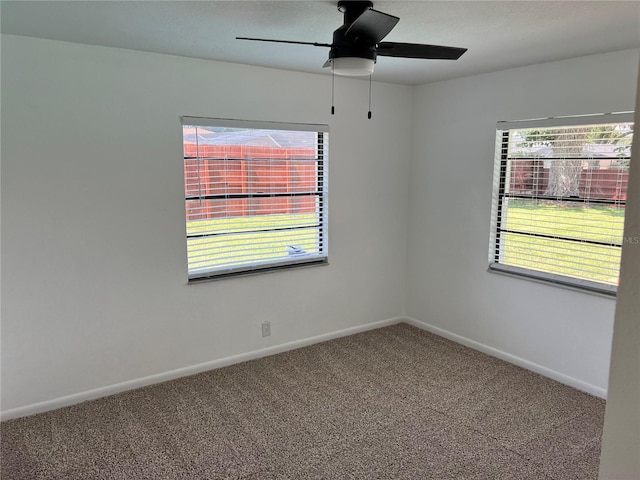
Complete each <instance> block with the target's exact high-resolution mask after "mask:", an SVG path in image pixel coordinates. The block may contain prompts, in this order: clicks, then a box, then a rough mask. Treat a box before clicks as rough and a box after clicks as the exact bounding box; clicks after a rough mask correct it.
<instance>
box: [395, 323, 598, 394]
mask: <svg viewBox="0 0 640 480" xmlns="http://www.w3.org/2000/svg"><path fill="white" fill-rule="evenodd" d="M404 321H405V322H406V323H408V324H410V325H413V326H414V327H418V328H421V329H422V330H426V331H428V332H431V333H434V334H436V335H439V336H440V337H444V338H447V339H449V340H452V341H454V342H456V343H460V344H462V345H465V346H467V347H469V348H473V349H474V350H478V351H480V352H482V353H486V354H487V355H491V356H492V357H496V358H499V359H501V360H504V361H506V362H509V363H512V364H514V365H517V366H519V367H522V368H525V369H527V370H531V371H532V372H535V373H539V374H540V375H542V376H545V377H548V378H550V379H552V380H555V381H557V382H560V383H563V384H565V385H568V386H570V387H573V388H575V389H577V390H581V391H583V392H586V393H589V394H591V395H594V396H596V397H600V398H604V399H606V398H607V390H606V389H604V388H601V387H597V386H595V385H592V384H590V383H587V382H583V381H582V380H578V379H577V378H573V377H570V376H568V375H565V374H564V373H560V372H557V371H555V370H551V369H550V368H547V367H543V366H542V365H538V364H537V363H533V362H530V361H529V360H525V359H524V358H520V357H517V356H515V355H512V354H510V353H507V352H503V351H502V350H498V349H495V348H493V347H490V346H488V345H484V344H483V343H479V342H476V341H475V340H471V339H469V338H466V337H463V336H461V335H458V334H455V333H452V332H449V331H448V330H444V329H442V328H439V327H435V326H433V325H430V324H428V323H425V322H422V321H420V320H416V319H415V318H411V317H405V320H404Z"/></svg>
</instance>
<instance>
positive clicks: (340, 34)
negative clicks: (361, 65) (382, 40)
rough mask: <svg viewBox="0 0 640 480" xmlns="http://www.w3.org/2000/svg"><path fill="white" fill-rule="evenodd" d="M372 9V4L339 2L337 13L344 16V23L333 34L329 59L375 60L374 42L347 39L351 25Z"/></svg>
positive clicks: (367, 2)
mask: <svg viewBox="0 0 640 480" xmlns="http://www.w3.org/2000/svg"><path fill="white" fill-rule="evenodd" d="M370 8H373V2H369V1H358V0H341V1H339V2H338V11H340V12H342V13H343V14H344V22H343V25H342V26H341V27H339V28H338V29H337V30H336V31H335V32H333V43H332V47H331V51H330V52H329V59H332V58H344V57H357V58H366V59H369V60H373V61H374V62H375V60H376V42H375V41H374V40H371V39H368V38H353V37H349V38H348V37H347V31H348V30H349V28H350V27H351V24H352V23H353V22H354V21H355V20H356V19H357V18H358V17H360V15H362V14H363V13H364V12H365V11H366V10H368V9H370Z"/></svg>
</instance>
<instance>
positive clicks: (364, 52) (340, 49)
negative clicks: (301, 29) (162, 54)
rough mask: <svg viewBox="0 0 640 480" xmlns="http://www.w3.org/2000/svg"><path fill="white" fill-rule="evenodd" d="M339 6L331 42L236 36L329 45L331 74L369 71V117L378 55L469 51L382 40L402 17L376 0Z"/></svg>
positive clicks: (448, 56) (440, 55) (442, 55)
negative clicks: (383, 9) (339, 15)
mask: <svg viewBox="0 0 640 480" xmlns="http://www.w3.org/2000/svg"><path fill="white" fill-rule="evenodd" d="M338 10H339V11H340V12H342V13H343V14H344V24H343V25H342V26H341V27H339V28H338V29H337V30H336V31H334V32H333V42H332V43H318V42H301V41H295V40H275V39H267V38H251V37H236V39H237V40H252V41H258V42H276V43H293V44H298V45H312V46H314V47H326V48H330V49H331V50H329V59H328V60H327V61H326V62H325V64H324V65H323V67H331V73H332V74H336V75H347V76H361V75H369V113H368V117H369V118H371V74H372V73H373V67H374V65H375V63H376V59H377V57H378V56H383V57H398V58H422V59H434V60H457V59H458V58H460V57H461V56H462V54H463V53H464V52H466V51H467V49H466V48H457V47H445V46H442V45H426V44H420V43H398V42H382V39H383V38H384V37H386V36H387V35H388V34H389V32H391V30H393V28H394V27H395V26H396V24H397V23H398V21H399V20H400V18H398V17H396V16H394V15H389V14H388V13H384V12H380V11H378V10H374V9H373V2H370V1H361V0H340V1H339V2H338ZM332 97H333V84H332ZM333 113H335V108H334V107H333V105H332V106H331V114H333Z"/></svg>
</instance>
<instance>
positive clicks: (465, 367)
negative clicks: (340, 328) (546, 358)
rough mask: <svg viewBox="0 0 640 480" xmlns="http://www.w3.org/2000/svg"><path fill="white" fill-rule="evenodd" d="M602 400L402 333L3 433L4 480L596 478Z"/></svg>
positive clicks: (106, 401) (328, 346)
mask: <svg viewBox="0 0 640 480" xmlns="http://www.w3.org/2000/svg"><path fill="white" fill-rule="evenodd" d="M603 416H604V401H602V400H600V399H597V398H595V397H592V396H589V395H587V394H585V393H581V392H579V391H577V390H574V389H572V388H569V387H566V386H564V385H561V384H559V383H556V382H554V381H552V380H549V379H547V378H544V377H541V376H539V375H536V374H534V373H531V372H529V371H526V370H523V369H520V368H518V367H515V366H513V365H510V364H508V363H505V362H503V361H500V360H497V359H495V358H492V357H489V356H486V355H484V354H482V353H479V352H476V351H474V350H471V349H468V348H466V347H463V346H461V345H458V344H456V343H453V342H450V341H448V340H445V339H443V338H441V337H438V336H435V335H432V334H429V333H427V332H424V331H422V330H419V329H417V328H414V327H412V326H409V325H407V324H399V325H394V326H391V327H387V328H382V329H378V330H373V331H370V332H365V333H362V334H358V335H353V336H351V337H346V338H341V339H337V340H332V341H329V342H326V343H322V344H318V345H313V346H310V347H306V348H303V349H299V350H295V351H291V352H287V353H283V354H279V355H275V356H272V357H268V358H263V359H260V360H255V361H251V362H246V363H242V364H238V365H234V366H232V367H227V368H222V369H219V370H213V371H210V372H206V373H202V374H199V375H194V376H191V377H186V378H182V379H179V380H175V381H171V382H167V383H163V384H160V385H155V386H151V387H146V388H142V389H138V390H134V391H131V392H126V393H122V394H118V395H114V396H111V397H107V398H103V399H100V400H96V401H91V402H85V403H83V404H80V405H76V406H73V407H69V408H64V409H60V410H56V411H52V412H48V413H44V414H40V415H35V416H31V417H27V418H21V419H16V420H12V421H8V422H3V423H2V425H1V428H2V431H1V433H2V451H1V453H2V457H1V461H2V465H1V466H2V468H1V474H2V475H1V478H2V479H3V480H5V479H6V480H9V479H11V480H18V479H71V480H73V479H156V480H157V479H219V478H229V479H286V478H290V479H306V478H317V479H321V478H322V479H346V478H355V479H437V480H445V479H457V480H459V479H463V480H473V479H491V480H494V479H500V480H503V479H528V480H529V479H530V480H538V479H539V480H552V479H554V480H565V479H566V480H568V479H571V480H578V479H596V478H597V470H598V460H599V453H600V436H601V433H602V422H603Z"/></svg>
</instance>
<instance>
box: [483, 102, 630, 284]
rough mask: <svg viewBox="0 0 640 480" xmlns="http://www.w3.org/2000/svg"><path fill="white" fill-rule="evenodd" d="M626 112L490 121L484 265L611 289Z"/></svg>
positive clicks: (618, 239) (619, 234)
mask: <svg viewBox="0 0 640 480" xmlns="http://www.w3.org/2000/svg"><path fill="white" fill-rule="evenodd" d="M632 138H633V113H616V114H602V115H587V116H580V117H563V118H547V119H538V120H524V121H514V122H498V125H497V135H496V156H495V169H494V183H493V204H492V217H491V222H492V229H491V240H490V245H489V268H490V269H493V270H499V271H503V272H507V273H513V274H518V275H523V276H527V277H533V278H536V279H540V280H545V281H549V282H553V283H558V284H564V285H569V286H573V287H580V288H584V289H587V290H592V291H598V292H604V293H608V294H615V292H616V290H617V285H618V275H619V268H620V252H621V247H622V244H623V242H624V238H623V228H624V212H625V204H626V198H627V182H628V175H629V162H630V157H631V143H632Z"/></svg>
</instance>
